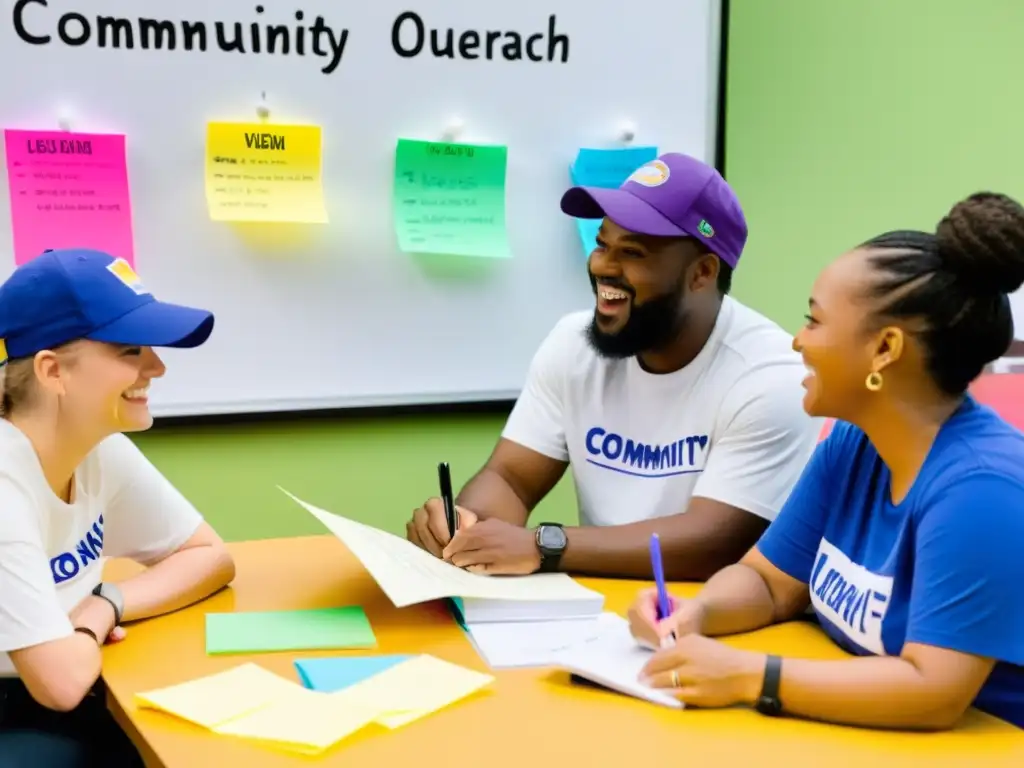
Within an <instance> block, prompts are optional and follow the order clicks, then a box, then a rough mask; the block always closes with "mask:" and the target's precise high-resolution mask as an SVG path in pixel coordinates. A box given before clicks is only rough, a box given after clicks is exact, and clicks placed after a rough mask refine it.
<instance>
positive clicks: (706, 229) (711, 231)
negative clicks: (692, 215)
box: [697, 219, 715, 237]
mask: <svg viewBox="0 0 1024 768" xmlns="http://www.w3.org/2000/svg"><path fill="white" fill-rule="evenodd" d="M697 231H698V232H700V233H701V234H702V235H704V237H714V236H715V228H714V227H712V226H711V225H710V224H708V222H707V219H701V220H700V224H698V225H697Z"/></svg>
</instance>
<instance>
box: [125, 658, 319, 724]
mask: <svg viewBox="0 0 1024 768" xmlns="http://www.w3.org/2000/svg"><path fill="white" fill-rule="evenodd" d="M305 690H306V689H305V688H303V687H302V686H301V685H299V684H298V683H294V682H292V681H291V680H286V679H285V678H283V677H280V676H278V675H275V674H274V673H273V672H269V671H268V670H266V669H264V668H263V667H260V666H258V665H256V664H251V663H250V664H242V665H240V666H237V667H232V668H231V669H228V670H226V671H224V672H218V673H216V674H213V675H208V676H206V677H200V678H198V679H196V680H192V681H190V682H187V683H180V684H178V685H172V686H169V687H167V688H160V689H158V690H155V691H147V692H146V693H137V694H135V701H136V703H137V704H138V705H139V706H140V707H143V708H149V709H158V710H161V711H163V712H166V713H168V714H171V715H175V716H176V717H180V718H181V719H183V720H188V721H189V722H191V723H195V724H196V725H201V726H203V727H204V728H213V727H214V726H215V725H219V724H220V723H224V722H227V721H228V720H232V719H234V718H237V717H241V716H242V715H246V714H248V713H249V712H253V711H255V710H257V709H260V708H261V707H265V706H267V705H268V704H271V703H274V702H278V701H282V700H289V699H290V698H291V697H293V696H295V695H296V693H300V694H301V693H302V692H303V691H305Z"/></svg>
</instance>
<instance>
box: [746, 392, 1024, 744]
mask: <svg viewBox="0 0 1024 768" xmlns="http://www.w3.org/2000/svg"><path fill="white" fill-rule="evenodd" d="M889 483H890V473H889V469H888V467H886V465H885V463H884V462H883V461H882V460H881V458H879V456H878V453H877V452H876V451H875V449H874V447H873V446H872V444H871V442H870V441H869V440H868V439H867V436H866V435H865V434H864V433H863V432H862V431H861V430H860V429H858V428H856V427H854V426H852V425H850V424H845V423H838V424H837V425H836V427H835V428H834V429H833V431H832V433H831V434H830V435H829V437H828V438H827V439H826V440H824V441H823V442H822V443H821V444H820V445H819V446H818V448H817V450H816V451H815V453H814V455H813V456H812V458H811V461H810V463H809V464H808V465H807V468H806V469H805V471H804V473H803V475H802V476H801V478H800V480H799V482H798V483H797V485H796V487H795V488H794V489H793V493H792V495H791V496H790V497H789V500H788V501H787V502H786V504H785V506H784V507H783V509H782V511H781V512H780V513H779V516H778V518H777V519H776V520H775V521H774V522H773V523H772V525H771V526H770V527H769V528H768V530H767V531H766V532H765V534H764V536H763V537H762V538H761V540H760V542H759V543H758V549H759V550H760V551H761V553H762V554H763V555H764V556H765V557H766V558H767V559H768V560H769V561H770V562H771V563H773V564H774V565H775V566H776V567H777V568H779V569H780V570H782V571H784V572H786V573H787V574H789V575H790V576H792V577H793V578H795V579H799V580H800V581H802V582H804V583H806V584H807V585H808V587H809V589H810V593H811V603H812V605H813V607H814V610H815V612H816V613H817V615H818V618H819V620H820V622H821V626H822V628H823V629H824V630H825V632H827V633H828V635H829V636H830V637H831V638H832V639H833V640H834V641H835V642H836V643H837V644H838V645H840V646H841V647H843V648H844V649H846V650H847V651H849V652H851V653H854V654H859V655H871V654H875V655H883V654H885V655H890V656H898V655H899V654H900V652H901V650H902V648H903V644H904V643H923V644H927V645H933V646H938V647H942V648H948V649H950V650H955V651H960V652H962V653H968V654H972V655H975V656H985V657H988V658H992V659H996V661H997V663H996V665H995V667H994V669H993V670H992V673H991V675H990V676H989V678H988V680H987V682H986V683H985V685H984V686H983V687H982V689H981V691H980V692H979V693H978V696H977V698H976V699H975V701H974V706H976V707H977V708H978V709H980V710H982V711H984V712H988V713H990V714H992V715H994V716H996V717H999V718H1002V719H1004V720H1007V721H1009V722H1011V723H1013V724H1014V725H1017V726H1018V727H1022V728H1024V433H1021V432H1020V431H1019V430H1017V429H1015V428H1014V427H1012V426H1010V425H1009V424H1007V423H1006V422H1005V421H1003V420H1002V419H1001V418H1000V417H999V416H998V415H996V413H995V412H993V411H992V410H991V409H989V408H988V407H986V406H982V405H979V404H978V403H977V402H975V401H974V400H973V399H971V398H967V399H966V400H965V401H964V403H963V405H961V406H960V408H959V409H957V411H956V412H955V413H954V414H953V415H952V416H951V417H950V418H949V419H948V420H947V421H946V423H945V424H944V425H943V426H942V428H941V429H940V430H939V433H938V436H937V437H936V438H935V442H934V443H933V445H932V448H931V451H930V452H929V454H928V457H927V459H926V460H925V463H924V465H923V466H922V468H921V471H920V472H919V473H918V476H917V479H916V480H915V481H914V485H913V487H912V488H911V489H910V492H909V493H908V494H907V495H906V497H905V498H904V499H903V501H902V502H900V503H899V504H893V503H892V500H891V498H892V497H891V494H890V488H889Z"/></svg>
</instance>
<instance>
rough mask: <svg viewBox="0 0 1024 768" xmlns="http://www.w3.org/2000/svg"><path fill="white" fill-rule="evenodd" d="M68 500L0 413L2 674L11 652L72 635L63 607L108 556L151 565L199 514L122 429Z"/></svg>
mask: <svg viewBox="0 0 1024 768" xmlns="http://www.w3.org/2000/svg"><path fill="white" fill-rule="evenodd" d="M72 501H73V503H71V504H65V503H64V502H63V501H62V500H61V499H59V498H58V497H57V496H56V495H55V494H54V493H53V491H52V490H51V489H50V486H49V485H48V484H47V482H46V478H45V477H44V476H43V470H42V467H41V466H40V464H39V459H38V457H37V456H36V453H35V450H34V449H33V448H32V444H31V443H30V442H29V440H28V438H27V437H26V436H25V435H24V433H22V432H21V430H19V429H18V428H17V427H15V426H13V425H12V424H11V423H10V422H9V421H7V420H5V419H0V676H7V677H9V676H12V675H15V674H16V672H15V670H14V667H13V665H12V664H11V661H10V657H9V656H8V655H7V652H8V651H12V650H17V649H19V648H27V647H29V646H32V645H38V644H39V643H44V642H48V641H50V640H56V639H58V638H61V637H66V636H68V635H70V634H71V632H72V631H73V629H72V626H71V621H70V620H69V619H68V613H69V612H70V611H71V610H72V609H73V608H74V607H75V606H76V605H78V603H79V602H81V601H82V599H84V598H85V597H86V596H87V595H88V594H89V593H90V592H91V591H92V590H93V589H94V588H95V586H96V585H97V584H98V583H99V582H100V578H101V576H102V573H103V563H104V561H105V560H106V558H108V557H129V558H132V559H133V560H136V561H138V562H140V563H142V564H144V565H149V564H151V563H154V562H157V561H159V560H161V559H162V558H163V557H165V556H167V555H168V554H170V553H171V552H174V551H175V550H176V549H178V547H180V546H181V545H182V544H184V543H185V542H186V541H188V539H189V538H191V536H192V534H193V533H195V531H196V529H197V528H198V527H199V525H200V523H201V522H202V520H203V518H202V516H201V515H200V514H199V512H197V511H196V509H195V508H194V507H193V506H192V505H191V504H190V503H189V502H188V501H187V500H186V499H185V498H184V497H183V496H182V495H181V494H180V493H179V492H178V491H177V490H176V489H175V488H174V486H172V485H171V484H170V482H169V481H168V480H167V479H166V478H165V477H164V476H163V475H162V474H160V472H159V470H157V469H156V467H154V466H153V465H152V464H151V463H150V462H149V460H148V459H146V457H145V456H144V455H143V454H142V452H141V451H139V449H138V448H137V447H136V446H135V444H134V443H132V441H131V440H129V439H128V438H127V437H125V436H124V435H121V434H117V435H113V436H111V437H109V438H107V439H106V440H104V441H103V442H102V443H100V444H99V445H98V446H97V447H96V448H95V449H94V450H93V451H92V452H91V453H90V454H89V455H88V456H87V457H86V459H85V461H83V462H82V464H81V466H79V468H78V470H77V471H76V472H75V478H74V493H73V495H72Z"/></svg>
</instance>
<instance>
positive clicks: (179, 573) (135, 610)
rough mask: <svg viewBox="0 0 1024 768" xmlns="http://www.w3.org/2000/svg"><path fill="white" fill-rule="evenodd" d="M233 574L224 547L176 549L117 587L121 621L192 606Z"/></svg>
mask: <svg viewBox="0 0 1024 768" xmlns="http://www.w3.org/2000/svg"><path fill="white" fill-rule="evenodd" d="M234 577H235V566H234V561H233V560H232V559H231V556H230V555H229V554H228V552H227V550H225V549H224V548H223V547H220V546H217V547H204V546H200V547H190V548H188V549H183V550H181V551H179V552H175V553H174V554H173V555H170V556H169V557H167V558H165V559H164V560H162V561H160V562H159V563H157V564H156V565H154V566H153V567H151V568H148V569H147V570H145V571H143V572H142V573H140V574H139V575H138V576H134V577H132V578H131V579H128V580H127V581H124V582H122V583H121V584H119V585H118V586H120V588H121V592H122V594H123V595H124V616H122V617H121V620H122V621H137V620H138V619H145V618H149V617H150V616H159V615H160V614H164V613H170V612H171V611H176V610H178V609H180V608H184V607H185V606H187V605H192V604H193V603H196V602H198V601H200V600H202V599H203V598H205V597H208V596H209V595H211V594H213V593H214V592H216V591H217V590H219V589H221V588H222V587H224V586H225V585H227V584H228V583H229V582H230V581H231V580H232V579H233V578H234Z"/></svg>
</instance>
